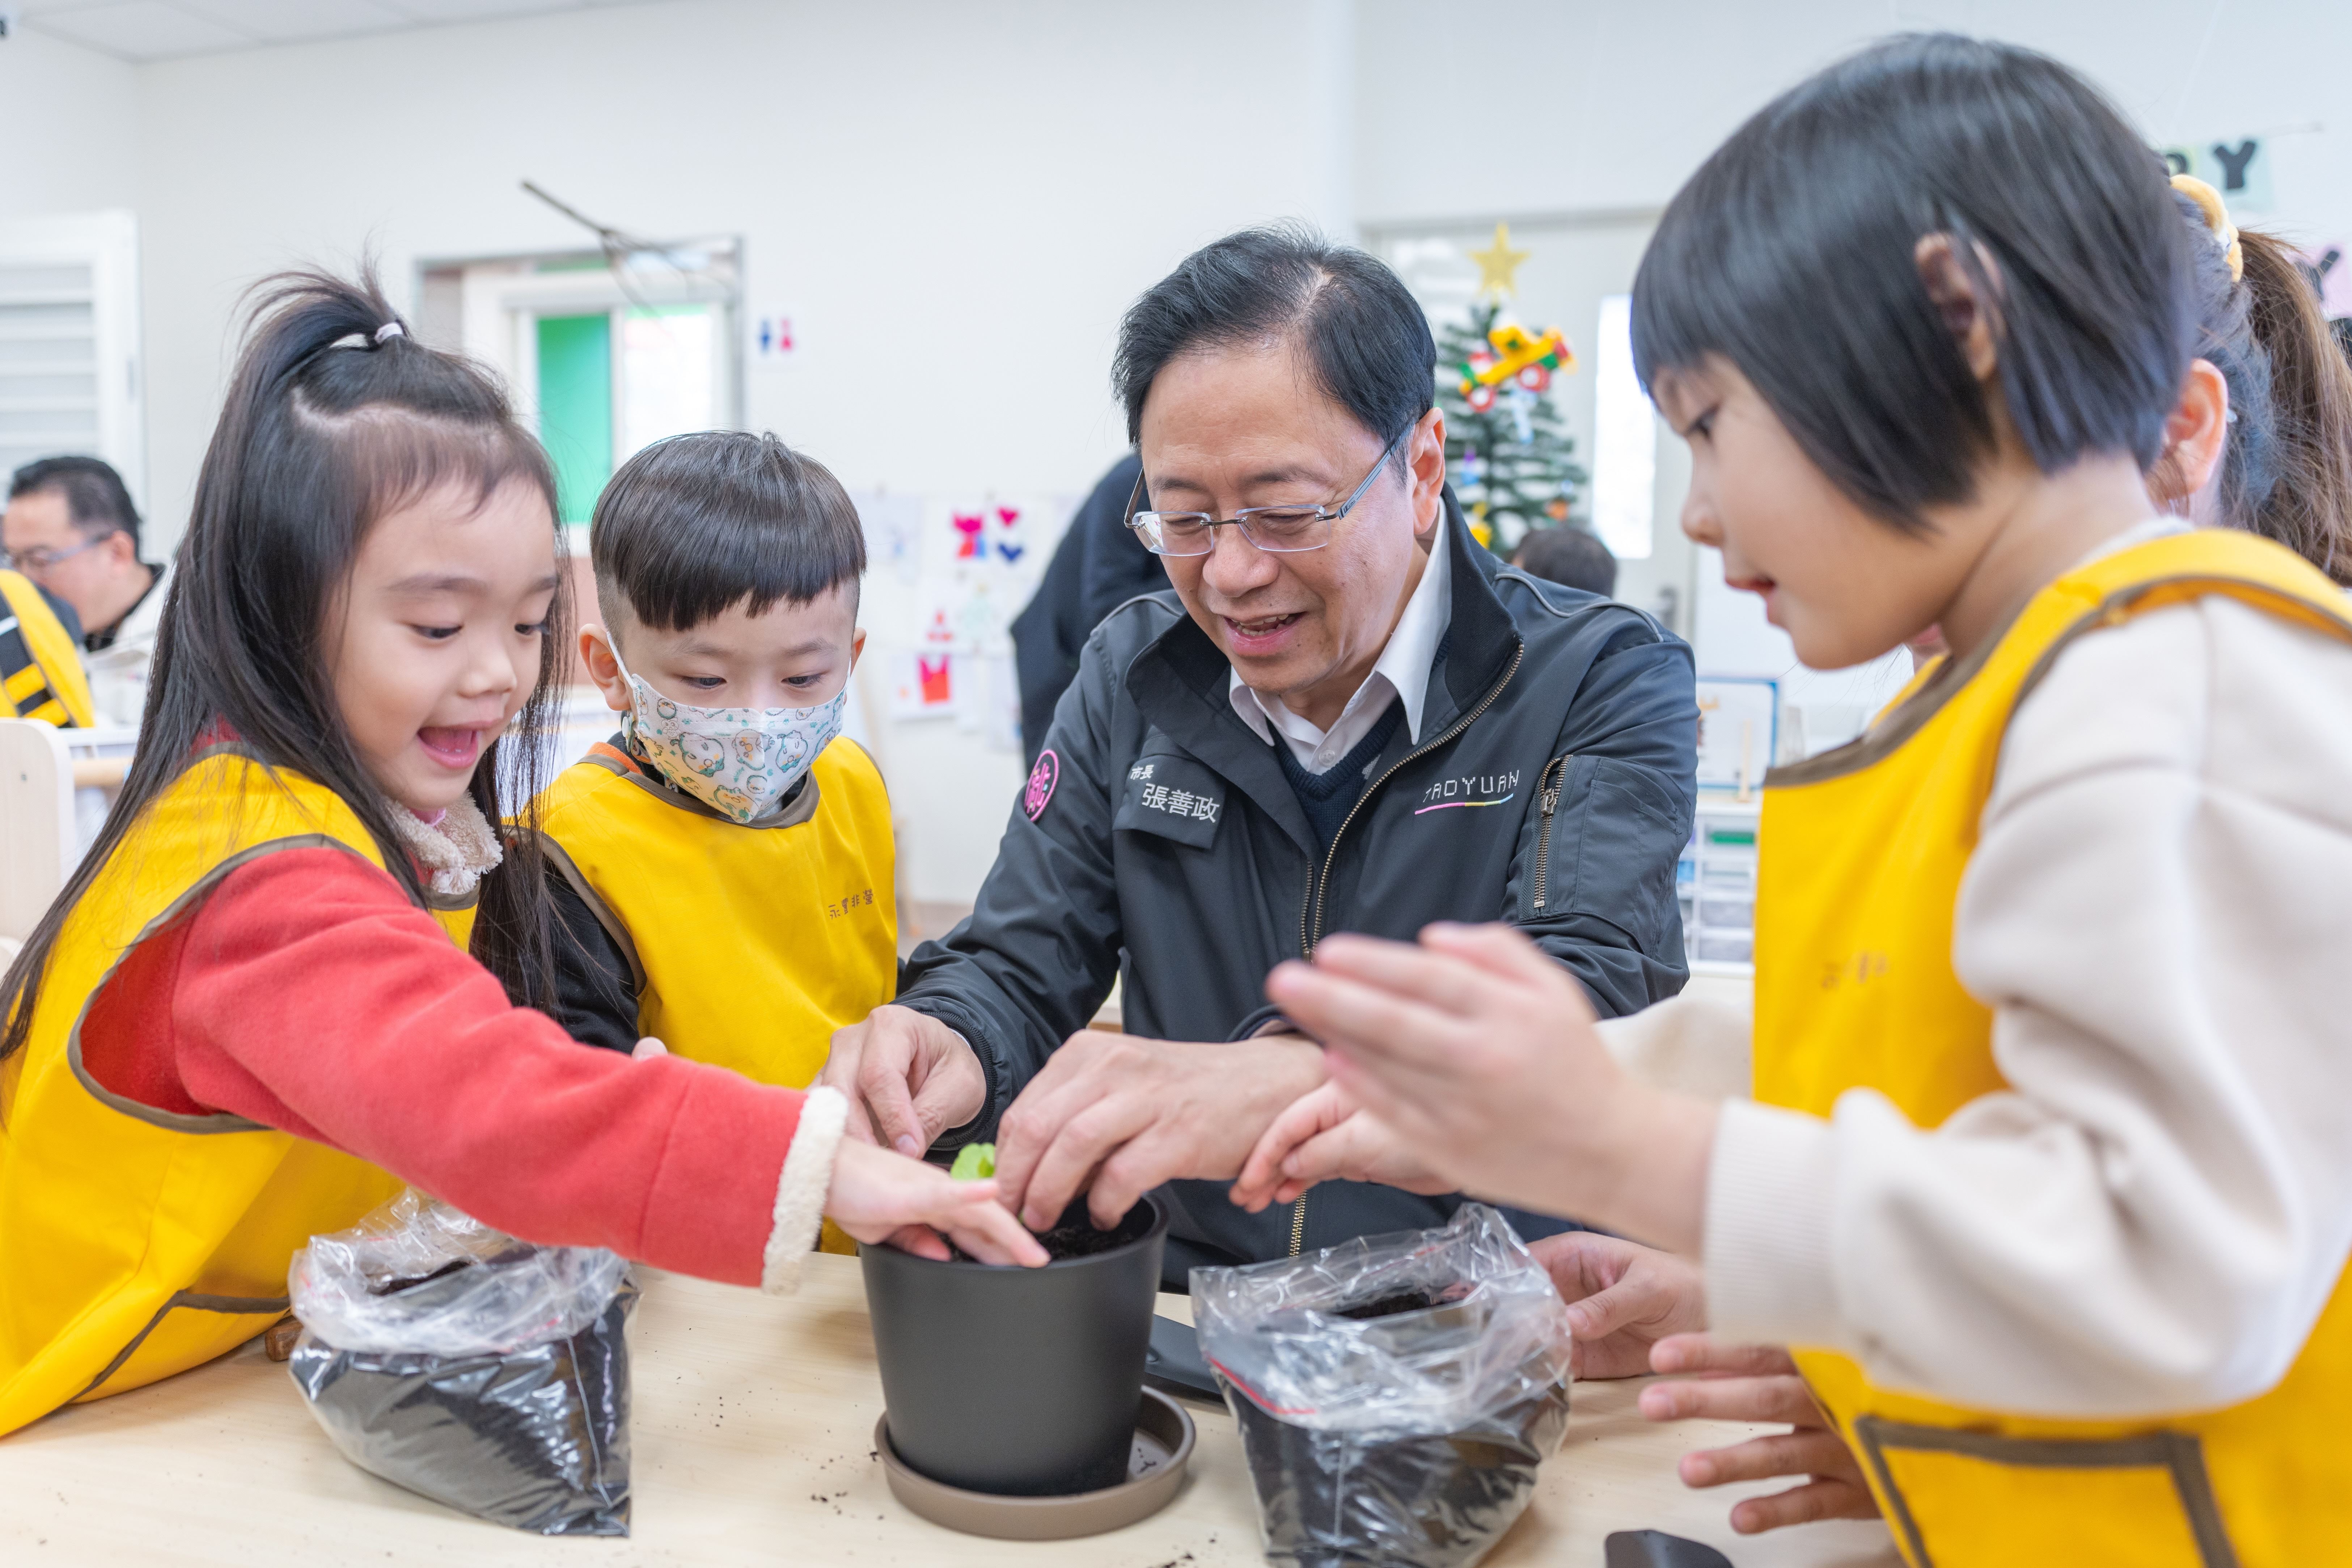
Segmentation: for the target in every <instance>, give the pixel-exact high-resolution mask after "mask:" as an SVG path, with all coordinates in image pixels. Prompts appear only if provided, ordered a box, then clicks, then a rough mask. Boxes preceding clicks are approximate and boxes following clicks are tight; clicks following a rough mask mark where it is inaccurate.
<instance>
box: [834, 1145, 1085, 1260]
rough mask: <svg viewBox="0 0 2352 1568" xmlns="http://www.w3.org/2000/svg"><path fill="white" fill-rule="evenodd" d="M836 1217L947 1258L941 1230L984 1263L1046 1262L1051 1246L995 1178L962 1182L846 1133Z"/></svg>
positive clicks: (864, 1233)
mask: <svg viewBox="0 0 2352 1568" xmlns="http://www.w3.org/2000/svg"><path fill="white" fill-rule="evenodd" d="M824 1212H825V1213H826V1214H828V1215H832V1216H833V1223H834V1224H835V1225H837V1226H841V1228H842V1229H844V1230H845V1231H847V1232H848V1233H849V1234H850V1235H851V1236H854V1237H856V1238H857V1239H858V1240H860V1241H866V1242H876V1241H887V1242H888V1243H889V1244H890V1245H891V1246H893V1247H904V1248H905V1249H906V1250H907V1251H908V1252H911V1253H913V1254H915V1255H916V1256H917V1257H919V1258H932V1259H935V1260H937V1261H939V1262H942V1263H944V1262H945V1261H947V1257H948V1249H947V1247H946V1245H945V1244H944V1243H942V1242H941V1241H940V1233H941V1232H945V1233H946V1234H947V1235H948V1236H950V1237H952V1238H953V1239H954V1241H955V1244H956V1245H957V1246H958V1247H961V1248H963V1250H964V1253H965V1255H966V1256H967V1257H971V1258H978V1259H979V1260H980V1261H981V1262H982V1263H1018V1264H1022V1265H1024V1266H1025V1267H1027V1268H1042V1267H1043V1266H1044V1265H1045V1261H1046V1258H1045V1248H1044V1247H1040V1246H1039V1245H1038V1244H1037V1238H1036V1237H1034V1236H1031V1235H1030V1234H1029V1233H1028V1232H1027V1231H1025V1230H1024V1229H1022V1228H1021V1222H1020V1221H1019V1220H1016V1219H1014V1218H1013V1212H1012V1211H1011V1210H1010V1209H1008V1208H1006V1207H1005V1206H1004V1205H1003V1204H1001V1203H998V1202H997V1201H996V1184H995V1183H994V1182H959V1181H957V1180H956V1179H955V1178H954V1177H952V1176H950V1175H949V1174H948V1173H946V1172H945V1171H942V1170H940V1168H939V1167H938V1166H937V1165H927V1164H925V1163H923V1162H922V1161H920V1160H910V1159H908V1158H907V1157H906V1156H905V1155H903V1154H893V1153H891V1152H889V1151H888V1150H887V1149H874V1148H869V1147H867V1146H866V1144H863V1143H857V1142H851V1141H850V1140H849V1139H846V1138H845V1139H843V1140H842V1141H841V1142H840V1144H839V1146H838V1147H836V1148H835V1151H834V1155H833V1181H832V1183H831V1184H830V1185H829V1186H828V1187H827V1188H826V1190H825V1194H824Z"/></svg>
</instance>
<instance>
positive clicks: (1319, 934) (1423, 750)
mask: <svg viewBox="0 0 2352 1568" xmlns="http://www.w3.org/2000/svg"><path fill="white" fill-rule="evenodd" d="M1527 656H1528V645H1527V644H1526V643H1524V642H1523V643H1521V644H1519V646H1518V647H1516V648H1514V649H1512V650H1511V664H1510V668H1507V669H1506V670H1504V671H1503V675H1502V679H1499V680H1497V681H1496V682H1495V684H1494V685H1492V686H1490V687H1488V688H1487V689H1486V696H1484V697H1481V698H1480V699H1478V705H1477V706H1476V707H1475V708H1473V709H1471V710H1470V711H1469V712H1467V713H1465V714H1464V715H1462V717H1461V718H1459V719H1456V720H1455V721H1454V722H1453V723H1451V724H1449V725H1447V726H1446V727H1445V733H1444V734H1442V735H1439V736H1436V737H1435V738H1433V739H1432V740H1431V741H1430V742H1427V743H1426V744H1424V745H1419V746H1415V747H1414V748H1413V749H1412V751H1410V752H1406V753H1405V754H1404V755H1403V756H1402V757H1399V758H1398V759H1397V760H1396V761H1395V763H1392V764H1391V765H1390V768H1389V771H1388V772H1386V773H1382V774H1381V776H1380V777H1378V778H1376V779H1374V780H1373V781H1372V782H1371V783H1370V784H1368V785H1366V786H1365V789H1364V793H1363V794H1361V795H1358V796H1357V797H1356V804H1355V805H1351V806H1349V808H1348V815H1347V816H1344V817H1341V818H1340V819H1339V831H1338V832H1337V833H1334V834H1332V835H1331V847H1329V848H1328V849H1326V850H1325V851H1324V852H1323V869H1322V872H1321V874H1320V875H1318V877H1316V878H1315V879H1313V880H1312V881H1311V882H1310V883H1309V884H1308V887H1309V889H1310V894H1311V896H1310V897H1309V899H1308V900H1307V906H1306V908H1304V909H1301V910H1299V911H1298V955H1299V957H1301V958H1313V957H1314V956H1315V944H1316V943H1317V942H1320V941H1321V940H1323V898H1324V895H1325V894H1326V893H1328V892H1329V891H1330V889H1331V864H1332V862H1333V861H1334V860H1336V859H1338V858H1339V840H1340V839H1342V838H1344V837H1347V833H1348V829H1349V827H1350V826H1353V825H1354V823H1355V820H1356V816H1357V814H1358V813H1360V812H1361V811H1362V810H1363V809H1364V805H1365V803H1366V802H1367V801H1369V800H1370V799H1371V798H1372V796H1374V795H1378V794H1380V792H1381V785H1383V784H1387V783H1388V782H1389V780H1391V779H1392V778H1394V777H1396V774H1397V770H1398V769H1399V768H1402V767H1405V766H1408V765H1409V764H1411V763H1416V762H1419V761H1420V760H1421V759H1422V758H1423V757H1425V756H1427V755H1429V753H1430V752H1433V751H1435V750H1437V748H1438V747H1440V746H1443V745H1445V744H1447V743H1448V742H1451V741H1452V740H1453V739H1454V737H1455V736H1456V735H1459V734H1460V733H1462V731H1465V730H1467V729H1468V728H1469V727H1470V726H1471V725H1472V724H1473V723H1475V722H1476V721H1477V718H1478V715H1479V714H1481V713H1484V712H1485V711H1486V710H1487V709H1488V708H1489V707H1491V706H1493V704H1494V701H1495V699H1496V698H1497V697H1500V696H1501V695H1502V694H1503V688H1505V687H1506V686H1508V685H1509V684H1510V683H1511V677H1513V676H1514V675H1517V673H1518V672H1519V661H1520V660H1521V659H1523V658H1527ZM1310 915H1311V916H1312V917H1313V920H1314V924H1313V925H1312V926H1309V925H1308V923H1307V921H1308V918H1309V916H1310Z"/></svg>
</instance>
